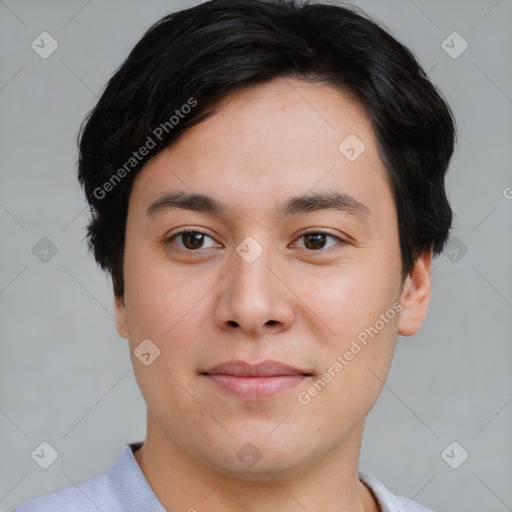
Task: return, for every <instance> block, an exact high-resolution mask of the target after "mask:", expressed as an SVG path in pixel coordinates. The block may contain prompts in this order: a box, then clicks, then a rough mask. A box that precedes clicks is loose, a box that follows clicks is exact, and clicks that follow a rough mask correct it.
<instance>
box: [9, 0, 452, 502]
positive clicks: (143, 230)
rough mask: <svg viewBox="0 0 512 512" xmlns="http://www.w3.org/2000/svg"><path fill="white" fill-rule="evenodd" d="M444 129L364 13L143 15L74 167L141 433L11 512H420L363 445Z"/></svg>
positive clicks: (437, 215)
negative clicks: (89, 472)
mask: <svg viewBox="0 0 512 512" xmlns="http://www.w3.org/2000/svg"><path fill="white" fill-rule="evenodd" d="M454 136H455V131H454V122H453V118H452V114H451V111H450V109H449V107H448V106H447V105H446V103H445V101H444V100H443V98H442V97H441V96H440V94H439V92H437V90H436V89H435V87H434V86H433V85H432V84H431V83H430V82H429V80H428V79H427V77H426V76H425V73H424V72H423V71H422V69H421V67H420V66H419V65H418V63H417V62H416V60H415V59H414V57H413V56H412V54H411V53H410V52H409V51H408V50H407V49H406V48H405V47H404V46H402V45H401V44H400V43H399V42H397V41H396V40H395V39H394V38H393V37H392V36H391V35H389V34H388V33H387V32H386V31H385V30H383V29H382V28H380V27H379V26H378V25H376V24H375V23H374V22H372V21H370V20H368V19H367V18H366V17H364V16H363V15H362V14H359V13H357V12H355V11H354V10H350V9H347V8H342V7H336V6H333V5H323V4H311V5H308V4H307V3H303V2H302V3H301V2H299V1H286V2H285V1H272V0H263V1H262V0H236V1H232V0H213V1H211V2H206V3H203V4H200V5H198V6H196V7H194V8H191V9H188V10H184V11H180V12H177V13H173V14H170V15H169V16H167V17H165V18H163V19H162V20H160V21H159V22H158V23H157V24H156V25H154V26H153V27H152V28H151V29H150V30H149V31H148V32H147V33H146V34H145V35H144V37H143V38H142V39H141V41H139V43H138V44H137V45H136V47H135V48H134V49H133V51H132V52H131V54H130V55H129V57H128V59H127V60H126V61H125V62H124V63H123V65H122V66H121V67H120V68H119V70H118V71H117V72H116V73H115V75H114V76H113V78H112V79H111V80H110V82H109V84H108V86H107V87H106V89H105V91H104V93H103V95H102V97H101V98H100V100H99V102H98V104H97V105H96V107H95V108H94V110H93V111H92V112H91V114H90V116H89V117H88V119H87V122H86V124H85V126H84V128H83V130H82V133H81V138H80V162H79V179H80V182H81V184H82V185H83V186H84V189H85V193H86V197H87V199H88V201H89V204H90V206H91V210H92V219H91V222H90V224H89V226H88V235H89V242H90V247H91V249H92V250H93V251H94V254H95V257H96V259H97V261H98V263H99V264H100V265H101V266H102V268H104V269H105V270H107V271H108V272H109V273H110V274H111V275H112V279H113V288H114V295H115V306H116V316H117V328H118V332H119V334H120V335H121V336H122V337H124V338H126V339H127V340H128V341H129V345H130V353H131V357H132V363H133V367H134V371H135V375H136V378H137V381H138V384H139V386H140V389H141V392H142V394H143V396H144V399H145V401H146V404H147V407H148V410H147V435H146V439H145V440H144V442H138V443H131V444H128V445H126V446H125V447H124V449H123V451H122V453H121V455H120V456H119V459H118V460H117V461H116V462H115V464H114V465H113V466H112V467H111V468H110V469H109V470H108V471H107V473H106V474H105V475H99V476H96V477H93V478H92V479H90V480H88V481H87V482H84V483H82V484H80V485H79V486H78V487H75V486H70V487H66V488H63V489H61V490H59V491H58V492H57V493H54V494H49V495H45V496H41V497H38V498H34V499H32V500H28V501H27V502H25V503H24V504H22V505H20V506H19V507H18V508H17V509H16V510H17V511H18V512H28V511H36V510H53V511H60V510H62V511H64V510H66V511H69V510H77V511H78V510H80V511H82V510H84V511H85V510H87V511H88V510H98V509H99V510H102V511H104V512H106V511H121V510H134V511H135V510H137V511H139V510H144V511H149V510H151V511H162V510H188V511H194V510H199V511H201V510H208V511H210V512H217V511H230V510H245V511H261V510H273V511H278V512H279V511H295V510H297V511H299V510H311V511H312V510H318V511H322V512H331V511H332V512H334V511H340V510H347V511H348V510H350V511H353V512H362V511H367V512H368V511H382V512H384V511H389V512H392V511H393V512H398V511H399V510H402V511H405V512H407V511H409V512H411V511H417V512H418V511H419V512H421V511H427V510H428V509H426V508H425V507H422V506H421V505H419V504H418V503H416V502H414V501H410V500H408V499H406V498H401V497H398V496H395V495H394V494H393V493H392V492H391V491H390V490H388V489H386V488H385V487H384V485H383V484H382V483H381V482H380V481H379V480H377V478H376V477H374V476H372V475H369V474H368V473H365V472H364V471H359V470H358V460H359V453H360V447H361V439H362V434H363V428H364V421H365V417H366V415H367V414H368V412H369V411H370V409H371V408H372V406H373V405H374V403H375V401H376V400H377V397H378V395H379V393H380V391H381V389H382V386H383V382H384V380H385V377H386V374H387V372H388V369H389V366H390V363H391V359H392V355H393V350H394V346H395V341H396V337H397V335H398V334H401V335H403V336H410V335H412V334H414V333H415V332H416V331H417V330H418V329H419V328H420V326H421V324H422V321H423V319H424V317H425V314H426V311H427V307H428V302H429V298H430V283H431V282H430V265H431V260H432V257H433V256H434V255H437V254H439V253H440V252H441V251H442V249H443V246H444V244H445V242H446V240H447V238H448V235H449V230H450V226H451V219H452V212H451V208H450V206H449V204H448V201H447V198H446V194H445V185H444V178H445V174H446V170H447V167H448V163H449V160H450V158H451V155H452V152H453V144H454Z"/></svg>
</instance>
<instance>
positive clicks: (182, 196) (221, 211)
mask: <svg viewBox="0 0 512 512" xmlns="http://www.w3.org/2000/svg"><path fill="white" fill-rule="evenodd" d="M174 208H181V209H184V210H192V211H196V212H202V213H209V214H213V215H219V216H225V215H226V213H227V211H228V207H227V205H225V204H223V203H221V202H220V201H218V200H217V199H215V198H213V197H210V196H207V195H205V194H186V193H184V192H168V193H166V194H164V195H163V196H161V197H159V198H158V199H156V200H155V201H153V202H152V203H151V204H150V205H149V207H148V209H147V211H146V214H147V215H148V216H150V217H151V216H153V215H155V214H157V213H159V212H162V211H167V210H172V209H174ZM321 210H338V211H342V212H345V213H348V214H351V215H355V216H358V217H361V218H363V219H364V218H368V217H369V216H370V215H371V211H370V209H369V208H368V207H367V206H365V205H364V204H363V203H361V202H359V201H358V200H356V199H355V198H354V197H352V196H350V195H348V194H345V193H343V192H338V191H327V192H323V193H307V194H304V195H301V196H294V197H290V198H288V199H286V201H284V202H283V203H282V204H281V205H279V206H278V207H277V208H276V209H275V210H274V215H275V216H276V217H277V218H279V219H281V218H283V217H286V216H289V215H297V214H300V213H308V212H315V211H321Z"/></svg>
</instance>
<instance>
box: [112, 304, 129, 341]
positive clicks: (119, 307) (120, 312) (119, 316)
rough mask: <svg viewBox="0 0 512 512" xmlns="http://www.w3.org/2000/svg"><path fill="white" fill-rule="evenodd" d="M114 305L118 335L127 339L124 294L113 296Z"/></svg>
mask: <svg viewBox="0 0 512 512" xmlns="http://www.w3.org/2000/svg"><path fill="white" fill-rule="evenodd" d="M114 302H115V307H116V327H117V332H118V333H119V336H121V337H122V338H126V339H128V329H127V328H126V305H125V302H124V295H119V296H117V295H116V296H115V297H114Z"/></svg>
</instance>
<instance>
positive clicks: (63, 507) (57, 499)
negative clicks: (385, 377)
mask: <svg viewBox="0 0 512 512" xmlns="http://www.w3.org/2000/svg"><path fill="white" fill-rule="evenodd" d="M141 445H142V442H137V443H130V444H126V445H124V447H123V449H122V451H121V454H120V455H119V457H118V459H117V460H116V462H114V464H112V466H110V468H109V469H108V470H107V472H106V473H105V474H103V475H97V476H94V477H92V478H90V479H89V480H87V481H86V482H83V483H80V484H77V485H76V486H75V485H70V486H67V487H63V488H61V489H59V490H58V491H57V492H55V493H52V494H44V495H42V496H37V497H35V498H31V499H29V500H27V501H24V502H23V503H22V504H21V505H19V506H18V507H16V508H15V509H14V511H13V512H166V510H165V508H164V507H163V505H162V504H161V503H160V501H158V498H157V497H156V496H155V493H154V492H153V490H152V489H151V487H150V486H149V483H148V481H147V480H146V477H145V476H144V473H142V470H141V469H140V467H139V464H138V463H137V460H136V459H135V457H134V455H133V452H134V451H137V449H138V448H140V446H141ZM359 479H360V480H361V481H362V482H363V483H364V484H366V486H367V487H368V488H369V489H370V491H371V492H372V493H373V495H374V496H375V498H376V499H377V501H378V503H379V505H380V507H381V510H382V512H433V511H432V510H430V509H427V508H425V507H423V506H421V505H419V504H418V503H416V502H415V501H411V500H408V499H407V498H403V497H401V496H395V495H394V494H392V493H391V492H390V491H389V490H388V489H386V487H384V485H383V484H382V483H381V482H380V481H379V480H377V479H376V478H375V477H373V476H372V475H370V474H368V473H366V472H364V471H359Z"/></svg>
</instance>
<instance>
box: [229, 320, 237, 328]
mask: <svg viewBox="0 0 512 512" xmlns="http://www.w3.org/2000/svg"><path fill="white" fill-rule="evenodd" d="M228 324H229V325H231V326H233V327H237V326H238V324H237V323H236V322H235V321H234V320H229V321H228Z"/></svg>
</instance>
